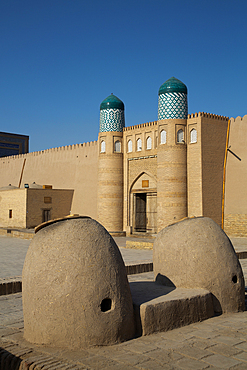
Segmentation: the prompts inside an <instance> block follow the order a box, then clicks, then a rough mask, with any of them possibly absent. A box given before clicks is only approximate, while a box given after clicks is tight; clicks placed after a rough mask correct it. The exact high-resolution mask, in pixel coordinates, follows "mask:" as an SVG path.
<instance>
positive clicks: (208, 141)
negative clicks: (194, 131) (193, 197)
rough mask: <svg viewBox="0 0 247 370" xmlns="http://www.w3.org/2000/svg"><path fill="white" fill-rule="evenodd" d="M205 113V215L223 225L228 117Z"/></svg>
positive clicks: (203, 199) (202, 129) (203, 158)
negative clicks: (224, 168) (224, 169)
mask: <svg viewBox="0 0 247 370" xmlns="http://www.w3.org/2000/svg"><path fill="white" fill-rule="evenodd" d="M221 117H222V116H216V115H210V114H205V115H204V116H203V117H202V120H201V141H202V149H201V150H202V204H203V216H205V217H210V218H212V219H213V220H214V221H215V222H217V223H218V224H219V225H220V226H221V222H222V193H223V167H224V157H225V147H226V135H227V126H228V118H227V117H222V119H221Z"/></svg>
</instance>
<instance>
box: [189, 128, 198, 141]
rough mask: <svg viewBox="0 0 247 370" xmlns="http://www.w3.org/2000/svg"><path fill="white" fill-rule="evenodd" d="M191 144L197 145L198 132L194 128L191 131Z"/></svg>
mask: <svg viewBox="0 0 247 370" xmlns="http://www.w3.org/2000/svg"><path fill="white" fill-rule="evenodd" d="M190 142H191V143H197V131H196V129H194V128H193V129H192V130H191V131H190Z"/></svg>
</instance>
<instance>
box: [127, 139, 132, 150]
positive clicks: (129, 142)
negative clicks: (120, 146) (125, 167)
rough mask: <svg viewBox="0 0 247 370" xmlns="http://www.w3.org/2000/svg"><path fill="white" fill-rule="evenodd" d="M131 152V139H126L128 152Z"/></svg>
mask: <svg viewBox="0 0 247 370" xmlns="http://www.w3.org/2000/svg"><path fill="white" fill-rule="evenodd" d="M131 152H132V140H129V141H128V153H131Z"/></svg>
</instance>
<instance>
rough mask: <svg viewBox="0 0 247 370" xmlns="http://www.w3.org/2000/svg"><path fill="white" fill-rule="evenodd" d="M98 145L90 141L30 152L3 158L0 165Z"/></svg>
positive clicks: (96, 142) (0, 159)
mask: <svg viewBox="0 0 247 370" xmlns="http://www.w3.org/2000/svg"><path fill="white" fill-rule="evenodd" d="M97 144H98V141H96V140H95V141H89V142H86V143H82V144H73V145H66V146H60V147H55V148H50V149H45V150H40V151H37V152H30V153H26V154H18V155H12V156H9V157H2V158H0V163H4V161H6V160H8V161H9V160H15V159H21V158H30V157H34V156H39V155H42V154H47V153H53V152H59V151H70V150H76V149H82V148H89V147H95V146H96V145H97Z"/></svg>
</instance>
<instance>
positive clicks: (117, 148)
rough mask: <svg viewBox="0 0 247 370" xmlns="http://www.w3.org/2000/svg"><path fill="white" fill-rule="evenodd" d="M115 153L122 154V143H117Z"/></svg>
mask: <svg viewBox="0 0 247 370" xmlns="http://www.w3.org/2000/svg"><path fill="white" fill-rule="evenodd" d="M115 152H117V153H120V152H121V143H120V141H119V140H118V141H115Z"/></svg>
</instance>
